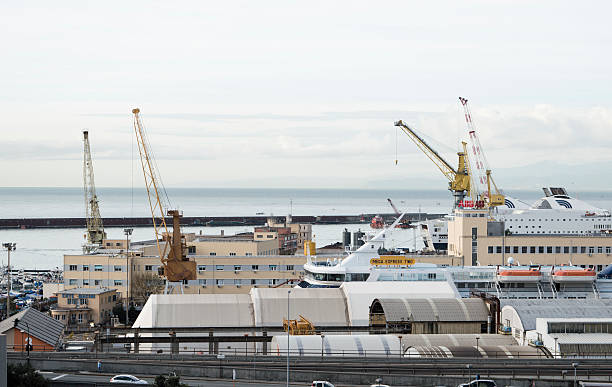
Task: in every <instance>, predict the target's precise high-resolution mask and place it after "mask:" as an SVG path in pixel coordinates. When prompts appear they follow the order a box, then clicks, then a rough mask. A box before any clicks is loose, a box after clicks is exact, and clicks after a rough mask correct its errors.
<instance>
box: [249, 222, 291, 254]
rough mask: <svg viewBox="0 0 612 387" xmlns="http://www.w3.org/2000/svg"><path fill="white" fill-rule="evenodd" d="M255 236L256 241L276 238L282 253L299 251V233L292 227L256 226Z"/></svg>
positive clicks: (279, 250)
mask: <svg viewBox="0 0 612 387" xmlns="http://www.w3.org/2000/svg"><path fill="white" fill-rule="evenodd" d="M253 237H254V239H255V240H256V241H265V240H275V241H276V243H277V247H278V252H279V254H282V255H293V254H295V252H296V251H297V247H298V244H297V241H298V235H297V233H294V232H292V231H291V227H274V226H264V227H255V232H254V234H253Z"/></svg>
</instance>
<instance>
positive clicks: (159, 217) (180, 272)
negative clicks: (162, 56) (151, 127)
mask: <svg viewBox="0 0 612 387" xmlns="http://www.w3.org/2000/svg"><path fill="white" fill-rule="evenodd" d="M132 113H133V114H134V132H135V133H136V142H137V143H138V151H139V153H140V164H141V165H142V172H143V174H144V180H145V187H146V189H147V196H148V198H149V208H150V210H151V216H152V217H153V228H154V230H155V241H156V243H157V250H158V251H159V259H160V260H161V263H162V266H161V267H160V273H159V274H160V275H161V276H164V277H166V279H167V281H166V293H167V292H168V288H169V284H168V283H169V282H171V283H175V284H176V283H180V285H181V289H182V283H183V281H185V280H195V279H196V263H195V262H194V261H190V260H189V259H188V258H187V256H186V251H187V246H186V242H185V238H184V236H183V235H182V234H181V224H180V217H181V216H182V215H181V213H180V211H178V210H167V211H165V208H164V204H163V203H162V199H161V197H160V189H161V181H159V178H158V176H157V173H156V171H155V165H154V160H153V155H152V153H151V150H150V149H149V148H150V146H149V143H148V140H147V137H146V133H145V131H144V128H143V125H142V122H141V120H140V109H133V110H132ZM166 216H169V217H172V234H170V232H168V226H167V225H166ZM163 242H165V243H163ZM170 286H172V287H173V286H174V284H170Z"/></svg>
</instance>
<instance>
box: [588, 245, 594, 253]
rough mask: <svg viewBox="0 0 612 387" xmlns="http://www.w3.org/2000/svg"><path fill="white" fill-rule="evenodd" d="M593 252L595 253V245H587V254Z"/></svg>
mask: <svg viewBox="0 0 612 387" xmlns="http://www.w3.org/2000/svg"><path fill="white" fill-rule="evenodd" d="M593 253H595V247H594V246H589V254H593Z"/></svg>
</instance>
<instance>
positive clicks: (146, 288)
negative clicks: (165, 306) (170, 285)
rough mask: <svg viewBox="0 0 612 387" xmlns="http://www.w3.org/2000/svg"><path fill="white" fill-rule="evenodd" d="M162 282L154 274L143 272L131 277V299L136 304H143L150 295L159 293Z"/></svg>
mask: <svg viewBox="0 0 612 387" xmlns="http://www.w3.org/2000/svg"><path fill="white" fill-rule="evenodd" d="M163 288H164V280H163V279H162V278H161V277H160V276H158V275H157V274H154V273H149V272H144V273H138V274H135V275H133V276H132V286H131V289H132V290H131V291H132V298H133V299H134V300H135V301H137V302H145V301H146V300H147V299H148V298H149V296H150V295H151V294H157V293H161V291H162V289H163Z"/></svg>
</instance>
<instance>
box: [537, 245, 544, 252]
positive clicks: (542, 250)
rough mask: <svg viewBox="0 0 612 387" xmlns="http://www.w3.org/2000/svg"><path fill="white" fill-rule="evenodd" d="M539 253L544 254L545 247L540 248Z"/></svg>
mask: <svg viewBox="0 0 612 387" xmlns="http://www.w3.org/2000/svg"><path fill="white" fill-rule="evenodd" d="M538 253H539V254H544V246H538Z"/></svg>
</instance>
